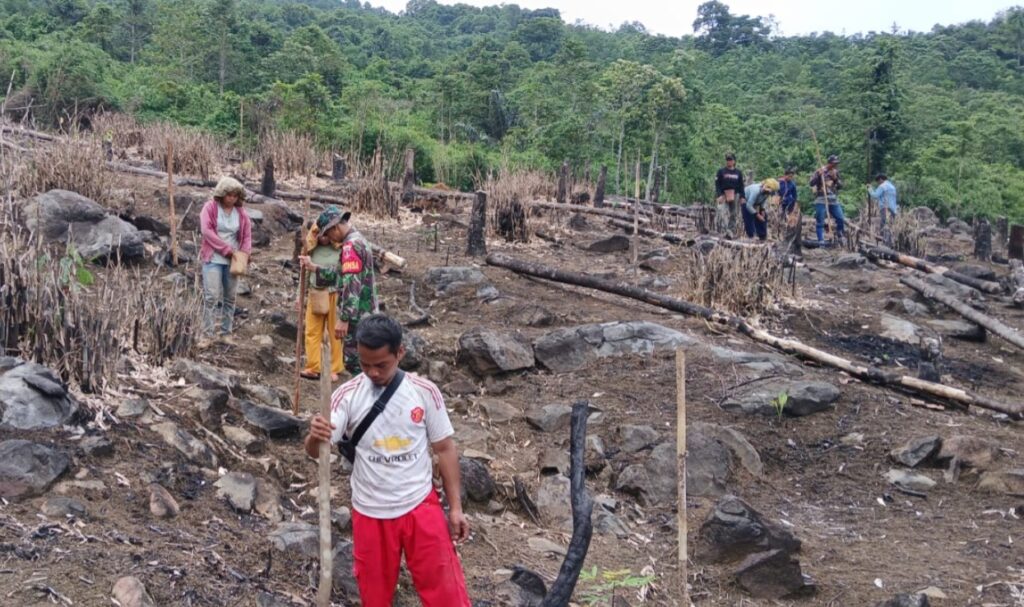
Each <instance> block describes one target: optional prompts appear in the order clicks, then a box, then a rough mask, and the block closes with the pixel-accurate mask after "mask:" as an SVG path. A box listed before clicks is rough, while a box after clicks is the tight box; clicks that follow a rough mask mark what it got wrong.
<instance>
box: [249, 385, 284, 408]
mask: <svg viewBox="0 0 1024 607" xmlns="http://www.w3.org/2000/svg"><path fill="white" fill-rule="evenodd" d="M242 392H244V393H245V394H247V395H248V396H249V398H252V399H254V400H255V401H256V402H259V403H262V404H264V405H269V406H271V407H276V408H278V409H284V408H285V407H288V406H290V405H291V396H289V395H288V392H286V391H285V390H282V389H281V388H276V387H273V386H264V385H261V384H243V385H242Z"/></svg>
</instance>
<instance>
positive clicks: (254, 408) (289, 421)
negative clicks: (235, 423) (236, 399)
mask: <svg viewBox="0 0 1024 607" xmlns="http://www.w3.org/2000/svg"><path fill="white" fill-rule="evenodd" d="M240 406H241V408H242V415H243V416H244V417H245V421H246V423H248V424H249V425H250V426H252V427H253V428H256V429H257V430H260V431H262V432H263V433H264V434H266V435H267V436H269V437H270V438H288V437H291V436H298V435H299V434H300V433H301V431H302V428H303V425H304V422H303V421H302V420H301V419H299V418H297V417H295V416H294V415H291V414H290V413H286V412H285V411H282V410H281V409H275V408H274V407H266V406H264V405H257V404H256V403H251V402H249V401H247V400H243V401H241V403H240Z"/></svg>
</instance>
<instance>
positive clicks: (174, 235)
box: [167, 139, 178, 267]
mask: <svg viewBox="0 0 1024 607" xmlns="http://www.w3.org/2000/svg"><path fill="white" fill-rule="evenodd" d="M167 204H168V205H170V212H171V224H170V225H171V263H172V264H173V265H174V266H175V267H177V265H178V222H177V220H176V219H175V217H174V141H172V140H171V139H168V140H167Z"/></svg>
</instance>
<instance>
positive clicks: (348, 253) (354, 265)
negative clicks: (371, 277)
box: [341, 242, 363, 274]
mask: <svg viewBox="0 0 1024 607" xmlns="http://www.w3.org/2000/svg"><path fill="white" fill-rule="evenodd" d="M362 271H363V259H362V258H361V257H359V253H356V250H355V248H354V247H353V246H352V243H351V242H346V243H345V244H343V245H342V246H341V273H342V274H358V273H360V272H362Z"/></svg>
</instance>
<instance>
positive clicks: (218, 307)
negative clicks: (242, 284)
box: [203, 262, 238, 335]
mask: <svg viewBox="0 0 1024 607" xmlns="http://www.w3.org/2000/svg"><path fill="white" fill-rule="evenodd" d="M230 269H231V266H228V265H224V264H219V263H213V262H207V263H204V264H203V334H204V335H212V334H213V332H214V330H215V329H216V326H217V319H218V316H219V317H220V334H221V335H227V334H229V333H231V328H232V326H233V324H234V321H235V289H236V287H237V286H238V279H237V278H235V276H234V275H232V274H231V272H230V271H229V270H230Z"/></svg>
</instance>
